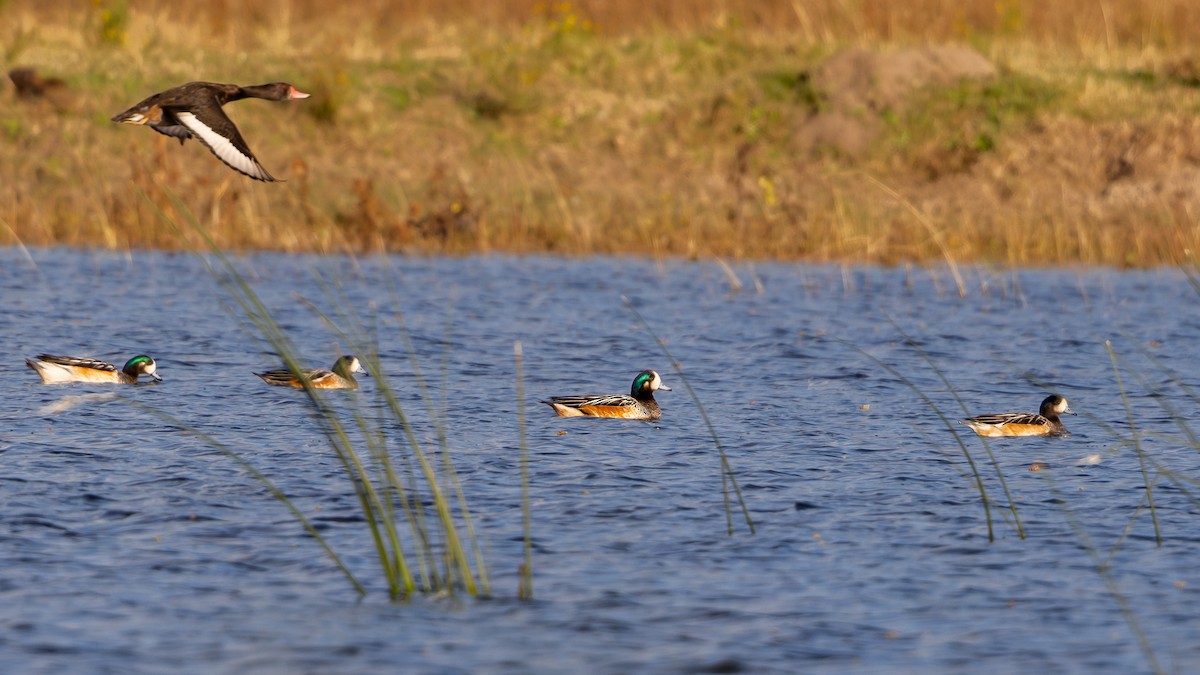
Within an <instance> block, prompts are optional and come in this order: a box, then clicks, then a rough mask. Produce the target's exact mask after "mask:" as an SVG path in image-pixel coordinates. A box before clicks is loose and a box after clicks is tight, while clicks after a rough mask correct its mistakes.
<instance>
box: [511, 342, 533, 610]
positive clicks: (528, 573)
mask: <svg viewBox="0 0 1200 675" xmlns="http://www.w3.org/2000/svg"><path fill="white" fill-rule="evenodd" d="M523 356H524V355H523V353H522V350H521V343H520V341H517V342H514V343H513V361H514V362H515V363H516V368H517V429H518V433H519V434H520V439H521V441H520V443H521V530H522V533H523V536H524V540H525V562H524V563H523V564H522V565H521V574H520V582H519V584H518V588H517V597H518V598H520V599H522V600H532V599H533V534H532V533H533V530H532V525H531V522H532V519H531V509H530V504H529V445H528V443H526V441H525V375H524V368H523V365H524V364H523V361H524V358H523Z"/></svg>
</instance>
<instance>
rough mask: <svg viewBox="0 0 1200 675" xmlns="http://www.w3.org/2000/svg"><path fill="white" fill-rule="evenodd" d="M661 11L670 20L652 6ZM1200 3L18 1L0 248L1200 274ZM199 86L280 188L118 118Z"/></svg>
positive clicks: (6, 27)
mask: <svg viewBox="0 0 1200 675" xmlns="http://www.w3.org/2000/svg"><path fill="white" fill-rule="evenodd" d="M657 4H665V5H666V6H665V7H656V6H654V5H657ZM1198 32H1200V5H1196V4H1195V3H1193V2H1191V1H1190V0H1156V1H1153V2H1148V3H1147V2H1139V1H1136V0H1112V1H1111V2H1101V3H1097V2H1090V1H1089V2H1084V1H1082V0H1065V1H1064V2H1061V3H1049V4H1047V3H1033V2H1022V1H1020V0H968V1H967V2H954V1H952V0H911V1H910V2H904V3H890V2H882V1H870V0H861V1H858V2H845V1H844V0H812V1H804V2H798V1H785V0H761V1H760V0H728V1H726V2H722V3H708V2H701V1H700V0H679V1H678V2H674V3H638V2H633V1H632V0H608V1H606V2H592V3H589V2H571V3H531V2H517V1H516V0H497V1H495V2H484V1H483V0H456V1H452V2H446V3H432V2H413V3H391V2H384V1H383V0H361V1H358V2H353V1H352V2H345V3H335V4H333V5H329V4H328V3H324V2H320V1H319V0H263V1H262V2H254V3H242V2H228V1H225V2H204V1H201V0H180V1H178V2H174V3H169V4H162V3H154V2H148V1H145V2H143V1H116V0H72V1H64V2H55V3H46V2H40V1H39V0H0V48H2V49H0V53H2V54H3V57H4V71H5V72H8V71H10V70H12V69H14V68H19V67H27V68H32V69H34V71H35V72H36V73H37V75H38V76H39V77H42V78H56V79H58V80H61V82H55V81H54V80H50V81H49V83H48V84H46V85H45V86H44V87H42V89H41V91H38V92H34V93H32V94H30V95H26V96H18V92H17V91H16V87H15V86H14V84H13V83H12V82H10V81H9V80H8V78H4V82H3V86H2V87H0V152H3V156H4V158H5V159H4V161H3V162H0V245H4V246H13V245H27V246H35V245H36V246H42V245H68V246H95V247H103V248H110V249H116V250H125V249H130V248H165V249H183V248H187V247H188V246H190V245H197V244H198V243H199V242H187V241H181V240H180V238H179V235H178V233H177V232H174V231H172V230H171V229H170V228H168V227H166V226H164V225H163V223H162V219H161V218H160V216H159V215H158V214H159V211H160V210H161V211H162V212H165V213H167V214H171V215H173V216H176V217H177V216H178V215H179V214H177V213H175V205H174V204H172V202H171V199H170V198H169V195H170V194H172V193H173V194H177V195H179V196H180V199H181V200H182V202H183V203H184V204H185V205H186V207H187V208H188V210H189V211H191V212H192V213H195V214H197V217H198V219H199V222H200V224H201V225H202V226H203V227H204V229H205V231H206V232H207V233H208V234H209V235H210V236H211V237H212V239H213V241H214V242H215V243H216V244H217V245H218V246H220V247H221V248H222V249H225V250H228V251H245V250H260V249H269V250H278V251H295V252H301V251H304V252H332V253H370V252H378V251H388V252H404V253H415V254H427V253H428V254H452V255H453V254H469V253H489V252H509V253H542V252H544V253H553V254H561V255H588V254H639V255H652V256H681V257H695V258H708V257H721V258H729V259H734V260H739V259H771V260H803V261H812V262H831V261H836V262H865V263H880V264H897V263H907V262H917V263H934V264H936V263H939V262H949V263H951V264H955V263H989V264H1008V265H1057V264H1084V265H1111V266H1116V267H1129V266H1133V267H1147V266H1158V265H1184V264H1186V265H1191V264H1192V263H1193V262H1194V261H1193V258H1194V255H1195V252H1196V251H1197V250H1200V248H1198V247H1200V223H1198V221H1197V218H1198V217H1200V216H1198V215H1197V214H1200V117H1198V116H1197V114H1196V113H1197V110H1198V109H1200V49H1198V48H1197V47H1195V45H1194V42H1193V41H1192V40H1191V39H1190V38H1191V36H1194V35H1196V34H1197V33H1198ZM192 80H207V81H218V82H234V83H237V84H260V83H264V82H272V81H287V82H291V83H293V84H294V85H296V87H297V88H299V89H301V90H304V91H307V92H310V93H312V94H313V96H312V98H311V99H308V100H305V101H297V102H292V103H291V104H288V105H277V104H272V103H268V102H263V101H246V102H239V103H236V104H233V105H230V106H229V107H228V108H227V109H226V111H227V113H228V114H229V116H230V117H231V118H232V119H233V120H234V122H235V123H236V124H237V125H238V126H239V128H240V129H241V130H242V132H243V134H244V135H245V137H246V138H247V139H248V140H249V141H250V144H251V148H252V149H253V150H254V152H255V154H256V155H257V156H258V158H259V160H260V161H261V162H262V164H263V165H264V166H265V167H267V169H268V170H269V171H271V172H272V173H273V174H275V175H276V176H277V177H280V178H282V179H285V180H286V181H287V182H286V183H283V184H276V185H265V184H260V183H256V182H255V181H252V180H249V179H247V178H244V177H242V176H240V175H237V174H235V173H234V172H232V171H230V170H229V169H227V168H226V167H225V166H223V165H222V164H221V163H220V162H218V161H216V160H215V159H214V158H213V157H212V156H211V155H210V154H209V153H208V152H207V151H206V150H205V149H204V148H203V147H201V146H200V145H199V144H198V143H196V142H194V141H193V142H188V143H186V144H185V145H184V147H180V146H179V144H178V143H177V142H176V141H175V140H174V139H171V138H167V137H165V136H161V135H158V134H155V133H152V132H151V131H150V130H148V129H138V128H134V127H129V126H123V125H117V124H113V123H112V122H110V121H109V117H111V116H112V115H113V114H114V113H116V112H118V111H120V110H123V109H125V108H127V107H129V106H130V105H132V104H134V103H136V102H137V101H139V100H142V99H143V98H145V97H147V96H149V95H150V94H153V93H154V92H157V91H161V90H163V89H166V88H169V87H172V86H176V85H178V84H182V83H184V82H187V81H192Z"/></svg>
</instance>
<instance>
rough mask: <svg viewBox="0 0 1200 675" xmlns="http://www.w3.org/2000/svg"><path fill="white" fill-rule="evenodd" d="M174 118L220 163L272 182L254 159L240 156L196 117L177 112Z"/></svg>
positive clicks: (269, 176) (224, 139)
mask: <svg viewBox="0 0 1200 675" xmlns="http://www.w3.org/2000/svg"><path fill="white" fill-rule="evenodd" d="M175 117H176V118H178V119H179V122H180V123H181V124H183V126H185V127H187V128H188V129H189V130H191V132H192V133H193V134H195V135H196V137H197V138H199V139H200V140H201V141H204V144H205V145H207V146H208V149H209V150H211V151H212V153H213V154H214V155H216V156H217V157H218V158H220V160H221V161H222V162H225V163H226V164H228V165H229V166H232V167H233V168H235V169H237V170H238V171H241V172H242V173H244V174H246V175H247V176H250V177H252V178H257V179H259V180H268V181H269V180H274V179H273V178H272V177H271V174H269V173H267V170H266V169H264V168H263V167H262V165H261V164H259V163H258V162H256V161H254V158H252V157H247V156H246V155H244V154H242V153H241V152H240V151H239V150H238V149H237V148H235V147H233V143H231V142H230V141H229V139H228V138H225V137H224V136H222V135H221V134H218V133H217V132H215V131H213V130H212V129H211V128H210V127H209V126H208V125H207V124H205V123H203V122H201V121H200V120H198V119H196V116H195V115H193V114H192V113H190V112H177V113H175Z"/></svg>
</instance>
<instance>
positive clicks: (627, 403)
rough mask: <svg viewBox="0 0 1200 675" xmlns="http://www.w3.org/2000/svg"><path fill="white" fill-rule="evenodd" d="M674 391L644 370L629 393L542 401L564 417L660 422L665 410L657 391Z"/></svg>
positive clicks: (554, 398) (634, 379)
mask: <svg viewBox="0 0 1200 675" xmlns="http://www.w3.org/2000/svg"><path fill="white" fill-rule="evenodd" d="M659 389H661V390H663V391H671V388H670V387H668V386H666V385H664V384H663V383H662V378H661V377H659V376H658V373H656V372H654V371H653V370H643V371H642V372H640V373H638V375H637V377H635V378H633V386H632V387H630V390H629V394H628V395H626V394H603V395H599V396H554V397H552V398H551V399H550V400H549V401H542V403H545V404H546V405H548V406H550V407H551V408H554V412H556V413H558V414H559V416H560V417H621V418H624V419H627V420H656V419H658V418H660V417H662V408H659V407H658V401H655V400H654V392H655V391H657V390H659Z"/></svg>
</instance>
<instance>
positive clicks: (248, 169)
mask: <svg viewBox="0 0 1200 675" xmlns="http://www.w3.org/2000/svg"><path fill="white" fill-rule="evenodd" d="M308 97H309V94H305V93H304V92H302V91H299V90H297V89H296V88H295V87H293V86H292V85H290V84H288V83H286V82H272V83H271V84H256V85H253V86H249V87H240V86H238V85H236V84H219V83H216V82H188V83H187V84H183V85H180V86H178V87H175V88H173V89H168V90H166V91H162V92H159V93H157V94H155V95H153V96H151V97H150V98H148V99H146V100H144V101H142V102H141V103H139V104H137V105H135V106H133V107H132V108H130V109H129V110H126V111H125V112H123V113H120V114H118V115H116V116H114V117H113V118H112V121H114V122H119V123H122V124H147V125H149V126H150V128H151V129H154V130H155V131H157V132H158V133H160V134H165V135H167V136H171V137H172V138H178V139H179V142H180V144H182V143H183V142H184V141H186V140H187V139H189V138H195V139H197V140H199V141H200V142H201V143H203V144H204V146H205V147H206V148H208V149H209V151H210V152H212V154H214V155H216V157H217V159H219V160H221V161H222V162H225V164H226V165H227V166H229V168H231V169H233V170H234V171H237V172H239V173H243V174H245V175H247V176H249V177H251V178H253V179H255V180H261V181H266V182H272V181H275V180H277V179H276V178H274V177H273V176H271V174H269V173H267V170H266V169H264V168H263V167H262V165H261V164H259V163H258V159H256V158H255V157H254V153H253V152H250V147H249V146H248V145H246V141H244V140H242V135H241V134H240V133H238V129H237V127H236V126H234V124H233V122H232V121H231V120H230V119H229V117H228V116H227V115H226V114H225V111H224V110H222V109H221V106H223V105H225V104H226V103H229V102H230V101H238V100H241V99H243V98H263V99H267V100H269V101H288V100H292V99H297V98H308Z"/></svg>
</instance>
